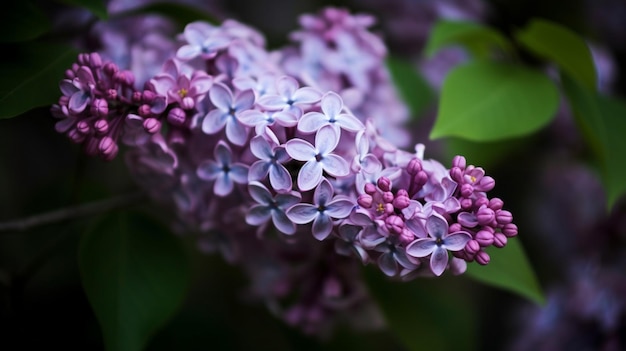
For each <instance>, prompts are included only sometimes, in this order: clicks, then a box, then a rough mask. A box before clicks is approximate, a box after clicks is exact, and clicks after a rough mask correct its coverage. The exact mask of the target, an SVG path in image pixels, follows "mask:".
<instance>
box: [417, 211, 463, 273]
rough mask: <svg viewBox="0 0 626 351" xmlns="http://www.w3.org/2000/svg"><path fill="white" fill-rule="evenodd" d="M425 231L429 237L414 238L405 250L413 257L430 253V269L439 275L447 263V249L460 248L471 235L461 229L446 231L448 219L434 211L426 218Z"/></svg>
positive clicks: (456, 249) (457, 249)
mask: <svg viewBox="0 0 626 351" xmlns="http://www.w3.org/2000/svg"><path fill="white" fill-rule="evenodd" d="M426 231H427V232H428V235H430V238H421V239H417V240H415V241H414V242H412V243H410V244H409V245H408V246H407V248H406V252H407V254H409V255H411V256H413V257H426V256H428V255H431V258H430V269H431V270H432V271H433V273H434V274H435V275H437V276H440V275H441V274H442V273H443V271H444V270H445V269H446V266H447V265H448V250H450V251H459V250H462V249H463V248H465V244H467V242H468V241H470V239H471V238H472V237H471V236H470V234H469V233H467V232H462V231H457V232H454V233H448V221H446V220H445V219H444V218H443V217H441V216H440V215H439V214H436V213H433V214H431V215H430V217H428V218H427V219H426Z"/></svg>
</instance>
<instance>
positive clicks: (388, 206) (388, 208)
mask: <svg viewBox="0 0 626 351" xmlns="http://www.w3.org/2000/svg"><path fill="white" fill-rule="evenodd" d="M383 208H384V209H385V213H386V214H391V213H394V208H393V205H392V204H384V205H383Z"/></svg>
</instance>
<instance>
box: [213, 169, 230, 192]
mask: <svg viewBox="0 0 626 351" xmlns="http://www.w3.org/2000/svg"><path fill="white" fill-rule="evenodd" d="M233 187H234V183H233V181H232V179H230V177H229V176H228V174H224V176H222V177H217V179H215V184H214V185H213V192H215V195H217V196H226V195H228V194H230V192H231V191H233Z"/></svg>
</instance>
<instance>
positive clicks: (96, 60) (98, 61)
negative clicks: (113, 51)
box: [89, 52, 102, 68]
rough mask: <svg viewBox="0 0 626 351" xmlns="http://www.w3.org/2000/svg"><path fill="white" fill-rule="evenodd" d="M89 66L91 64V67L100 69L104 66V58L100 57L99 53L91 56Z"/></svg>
mask: <svg viewBox="0 0 626 351" xmlns="http://www.w3.org/2000/svg"><path fill="white" fill-rule="evenodd" d="M89 64H91V67H94V68H100V67H101V66H102V58H101V57H100V54H98V53H97V52H92V53H91V54H89Z"/></svg>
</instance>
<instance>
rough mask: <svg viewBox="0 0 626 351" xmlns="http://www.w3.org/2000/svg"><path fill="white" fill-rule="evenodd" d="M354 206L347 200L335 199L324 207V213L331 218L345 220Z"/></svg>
mask: <svg viewBox="0 0 626 351" xmlns="http://www.w3.org/2000/svg"><path fill="white" fill-rule="evenodd" d="M354 207H355V204H354V203H353V202H352V201H350V200H348V199H339V200H337V199H335V200H333V201H331V202H330V203H329V204H328V205H327V206H326V211H325V213H326V214H327V215H329V216H331V217H333V218H337V219H339V218H346V217H348V216H349V215H350V213H351V212H352V209H353V208H354Z"/></svg>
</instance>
